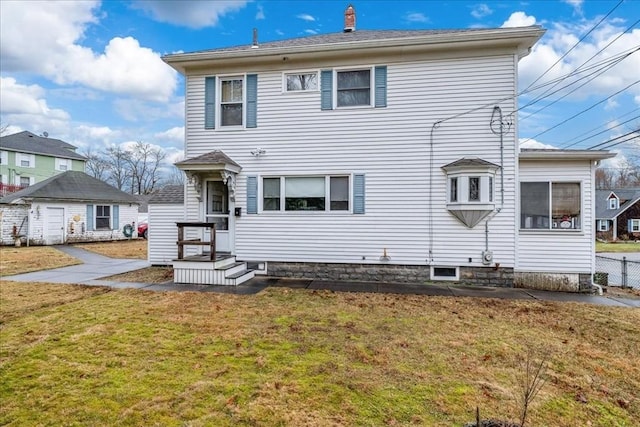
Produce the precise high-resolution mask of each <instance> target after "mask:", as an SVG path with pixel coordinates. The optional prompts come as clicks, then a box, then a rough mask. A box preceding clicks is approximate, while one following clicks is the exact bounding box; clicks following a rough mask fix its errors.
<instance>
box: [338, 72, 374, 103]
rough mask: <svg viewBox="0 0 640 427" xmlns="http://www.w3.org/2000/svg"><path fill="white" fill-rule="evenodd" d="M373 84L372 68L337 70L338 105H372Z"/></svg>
mask: <svg viewBox="0 0 640 427" xmlns="http://www.w3.org/2000/svg"><path fill="white" fill-rule="evenodd" d="M373 86H374V85H373V72H372V69H371V68H361V69H349V70H336V85H335V87H336V89H335V90H336V106H337V107H338V108H340V107H363V106H367V107H368V106H371V105H372V100H373V96H372V88H373Z"/></svg>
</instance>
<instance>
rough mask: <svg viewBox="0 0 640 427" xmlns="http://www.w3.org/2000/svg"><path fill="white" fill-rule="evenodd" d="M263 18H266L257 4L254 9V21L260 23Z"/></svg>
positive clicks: (262, 9)
mask: <svg viewBox="0 0 640 427" xmlns="http://www.w3.org/2000/svg"><path fill="white" fill-rule="evenodd" d="M265 18H266V17H265V15H264V8H263V7H262V5H261V4H259V5H258V7H257V8H256V20H257V21H261V20H263V19H265Z"/></svg>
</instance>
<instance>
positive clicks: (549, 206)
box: [520, 181, 582, 230]
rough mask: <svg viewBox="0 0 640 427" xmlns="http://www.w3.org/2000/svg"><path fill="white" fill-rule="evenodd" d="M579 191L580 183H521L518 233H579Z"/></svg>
mask: <svg viewBox="0 0 640 427" xmlns="http://www.w3.org/2000/svg"><path fill="white" fill-rule="evenodd" d="M581 220H582V189H581V185H580V183H579V182H551V181H541V182H521V183H520V229H521V230H580V229H581V227H582V224H581V222H582V221H581Z"/></svg>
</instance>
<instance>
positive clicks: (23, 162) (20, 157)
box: [16, 153, 36, 168]
mask: <svg viewBox="0 0 640 427" xmlns="http://www.w3.org/2000/svg"><path fill="white" fill-rule="evenodd" d="M16 166H20V167H23V168H34V167H36V156H35V155H33V154H25V153H17V154H16Z"/></svg>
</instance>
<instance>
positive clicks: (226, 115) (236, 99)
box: [218, 76, 245, 127]
mask: <svg viewBox="0 0 640 427" xmlns="http://www.w3.org/2000/svg"><path fill="white" fill-rule="evenodd" d="M244 103H245V99H244V77H242V76H233V77H220V97H219V109H218V111H220V118H219V120H220V127H232V126H235V127H239V126H242V125H243V124H244V109H245V107H244Z"/></svg>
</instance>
